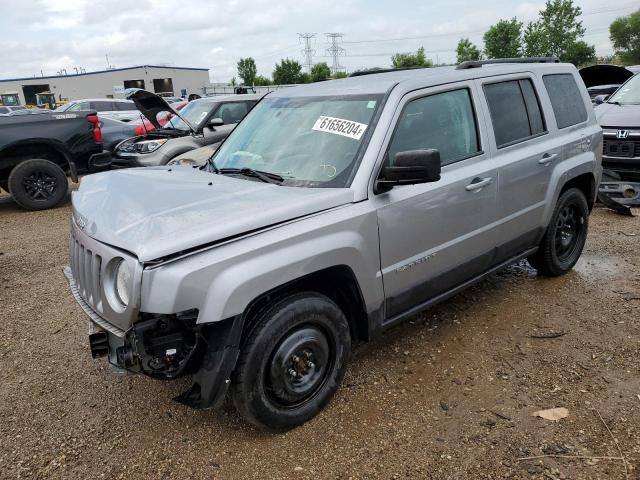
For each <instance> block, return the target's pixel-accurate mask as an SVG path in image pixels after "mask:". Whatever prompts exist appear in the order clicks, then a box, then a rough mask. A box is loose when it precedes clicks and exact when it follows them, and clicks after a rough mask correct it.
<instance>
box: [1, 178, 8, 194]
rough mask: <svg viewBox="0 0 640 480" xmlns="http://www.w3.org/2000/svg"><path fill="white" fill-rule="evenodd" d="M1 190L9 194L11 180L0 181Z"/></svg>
mask: <svg viewBox="0 0 640 480" xmlns="http://www.w3.org/2000/svg"><path fill="white" fill-rule="evenodd" d="M0 188H1V189H2V190H4V191H5V192H7V193H9V180H0Z"/></svg>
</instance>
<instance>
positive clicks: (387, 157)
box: [372, 81, 498, 323]
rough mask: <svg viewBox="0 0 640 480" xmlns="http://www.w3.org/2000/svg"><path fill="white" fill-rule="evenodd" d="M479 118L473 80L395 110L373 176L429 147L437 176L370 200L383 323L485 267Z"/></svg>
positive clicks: (484, 160)
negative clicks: (399, 157)
mask: <svg viewBox="0 0 640 480" xmlns="http://www.w3.org/2000/svg"><path fill="white" fill-rule="evenodd" d="M478 112H479V110H478V108H477V90H476V88H475V86H474V84H473V82H472V81H469V82H460V83H455V84H452V85H447V86H446V87H434V88H429V89H424V90H420V91H416V92H413V93H410V94H408V95H407V96H406V97H405V98H404V99H403V100H402V102H401V104H400V106H399V107H398V112H397V113H396V117H395V119H394V123H395V125H396V126H395V128H394V129H393V130H392V131H391V132H390V133H389V137H390V139H389V140H387V141H388V144H387V147H386V150H385V152H384V162H383V165H382V168H381V170H380V171H381V172H383V171H384V170H383V168H384V166H385V165H386V164H390V163H392V162H393V159H394V157H395V154H396V153H398V152H401V151H406V150H415V149H424V148H436V149H438V150H439V151H440V158H441V163H442V175H441V179H440V180H439V181H437V182H432V183H425V184H419V185H403V186H395V187H394V188H392V189H391V190H389V191H387V192H385V193H379V194H377V195H375V197H373V198H372V201H373V202H374V204H375V205H376V208H377V212H378V228H379V235H380V261H381V267H382V275H383V282H384V291H385V297H386V303H385V306H386V317H387V322H388V323H392V322H394V321H395V318H394V317H396V318H399V316H402V315H403V314H405V313H409V312H410V311H411V309H412V307H417V306H419V305H421V304H423V303H425V302H427V301H429V300H430V299H432V298H433V297H435V296H437V295H438V294H441V293H443V292H446V291H448V290H450V289H452V288H454V287H456V286H457V285H460V284H461V283H463V282H464V281H465V280H468V279H470V278H472V277H474V276H477V275H478V274H480V273H482V272H484V271H485V270H486V269H487V268H488V267H489V265H490V263H491V259H492V258H493V254H494V250H495V244H496V242H497V238H496V235H495V231H494V222H495V221H496V195H497V180H498V178H497V177H498V171H497V169H496V168H495V165H494V164H493V162H492V160H491V158H490V156H489V155H488V153H487V152H486V151H485V150H484V145H485V143H486V141H487V138H486V136H485V134H484V133H483V129H482V128H481V125H482V123H483V121H484V120H483V118H479V117H478ZM380 175H382V174H380Z"/></svg>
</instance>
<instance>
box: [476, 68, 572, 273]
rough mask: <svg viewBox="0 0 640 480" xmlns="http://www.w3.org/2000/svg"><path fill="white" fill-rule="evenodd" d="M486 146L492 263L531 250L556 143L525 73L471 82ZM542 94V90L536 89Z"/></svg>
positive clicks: (536, 83) (557, 155)
mask: <svg viewBox="0 0 640 480" xmlns="http://www.w3.org/2000/svg"><path fill="white" fill-rule="evenodd" d="M477 83H478V86H479V88H480V89H481V90H482V92H483V95H482V102H483V106H484V108H485V109H486V111H487V113H488V115H487V121H488V123H487V126H488V128H487V130H488V132H489V138H490V145H489V148H490V150H491V152H492V156H493V158H494V160H495V165H496V167H497V168H498V170H499V182H498V206H497V215H498V221H499V226H498V229H499V237H500V239H501V240H500V244H499V245H498V248H497V252H496V258H495V260H494V261H495V263H496V264H498V263H501V262H504V261H506V260H508V259H510V258H511V257H513V256H515V255H518V254H521V253H522V252H524V251H525V250H526V249H528V248H531V247H533V246H534V245H535V244H536V243H537V241H538V238H539V236H540V234H541V233H542V228H543V218H544V213H545V206H546V196H547V190H548V186H549V183H550V180H551V174H552V172H553V168H554V165H557V164H558V162H560V161H561V158H562V143H561V141H560V140H559V139H558V138H557V136H556V135H555V134H554V132H553V131H550V129H549V126H548V125H547V117H548V116H549V114H550V113H549V112H548V111H545V109H544V108H543V106H542V102H541V101H540V99H541V95H540V91H541V89H542V88H544V87H543V86H542V82H541V81H540V79H539V78H537V77H535V76H534V75H532V74H530V73H521V74H516V75H509V76H501V77H499V79H496V78H484V79H479V80H477ZM542 92H543V93H544V90H542Z"/></svg>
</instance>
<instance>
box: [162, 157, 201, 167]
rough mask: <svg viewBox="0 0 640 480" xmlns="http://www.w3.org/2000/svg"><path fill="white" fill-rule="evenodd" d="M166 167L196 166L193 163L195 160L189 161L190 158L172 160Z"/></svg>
mask: <svg viewBox="0 0 640 480" xmlns="http://www.w3.org/2000/svg"><path fill="white" fill-rule="evenodd" d="M167 165H186V166H191V165H196V162H195V160H191V159H190V158H174V159H173V160H171V161H170V162H169V163H167Z"/></svg>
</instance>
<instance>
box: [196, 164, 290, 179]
mask: <svg viewBox="0 0 640 480" xmlns="http://www.w3.org/2000/svg"><path fill="white" fill-rule="evenodd" d="M209 165H211V166H212V167H213V168H215V169H216V170H217V172H216V173H221V174H222V175H228V174H231V175H244V176H246V177H254V178H257V179H259V180H262V181H263V182H265V183H273V184H275V185H281V184H282V182H284V178H283V177H281V176H280V175H278V174H277V173H271V172H263V171H261V170H254V169H253V168H248V167H243V168H220V169H219V168H217V167H216V166H215V164H214V163H213V161H211V162H209Z"/></svg>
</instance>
